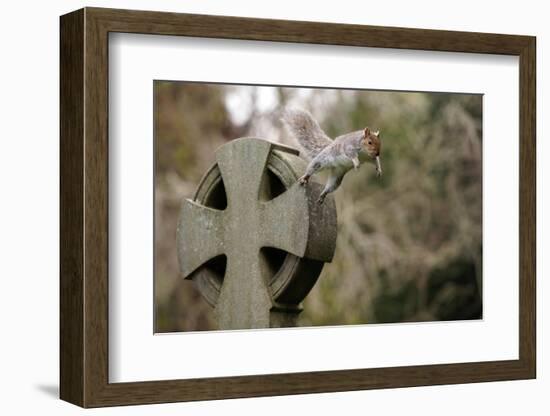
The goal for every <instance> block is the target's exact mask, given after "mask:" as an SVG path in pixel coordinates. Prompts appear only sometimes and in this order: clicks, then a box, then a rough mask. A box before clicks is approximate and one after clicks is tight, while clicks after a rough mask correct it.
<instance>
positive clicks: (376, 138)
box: [363, 127, 382, 159]
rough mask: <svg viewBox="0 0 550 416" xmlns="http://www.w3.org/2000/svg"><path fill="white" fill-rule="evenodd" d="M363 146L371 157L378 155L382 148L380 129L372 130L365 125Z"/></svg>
mask: <svg viewBox="0 0 550 416" xmlns="http://www.w3.org/2000/svg"><path fill="white" fill-rule="evenodd" d="M363 148H364V149H365V151H366V152H367V154H368V155H369V156H370V157H372V158H373V159H375V158H377V157H379V156H380V151H381V150H382V143H381V141H380V131H372V130H371V129H369V128H368V127H365V130H363Z"/></svg>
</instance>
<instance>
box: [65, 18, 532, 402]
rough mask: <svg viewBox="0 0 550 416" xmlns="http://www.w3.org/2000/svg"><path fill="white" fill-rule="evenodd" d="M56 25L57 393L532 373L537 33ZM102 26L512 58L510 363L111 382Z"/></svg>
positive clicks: (292, 24) (78, 398)
mask: <svg viewBox="0 0 550 416" xmlns="http://www.w3.org/2000/svg"><path fill="white" fill-rule="evenodd" d="M60 29H61V39H60V41H61V45H60V46H61V50H60V55H61V57H60V64H61V91H60V102H61V104H60V105H61V120H60V124H61V128H60V130H61V139H60V140H61V155H60V160H61V172H60V173H61V178H60V187H61V200H60V204H61V215H60V217H61V218H60V222H61V226H60V227H61V229H60V232H61V243H60V244H61V246H60V262H61V267H60V279H61V283H60V396H61V399H63V400H66V401H68V402H71V403H74V404H77V405H79V406H82V407H100V406H115V405H131V404H146V403H163V402H178V401H191V400H211V399H225V398H237V397H255V396H269V395H285V394H303V393H320V392H337V391H351V390H363V389H377V388H395V387H408V386H423V385H438V384H453V383H472V382H486V381H497V380H517V379H529V378H535V376H536V333H535V310H536V309H535V248H536V246H535V245H536V235H535V232H536V231H535V230H536V228H535V221H536V211H535V209H536V208H535V202H536V190H535V127H536V126H535V124H536V123H535V106H536V97H535V93H536V90H535V71H536V69H535V51H536V47H535V38H534V37H530V36H516V35H500V34H486V33H468V32H451V31H436V30H420V29H404V28H390V27H376V26H361V25H343V24H328V23H314V22H297V21H283V20H266V19H252V18H240V17H225V16H206V15H190V14H176V13H164V12H148V11H130V10H114V9H99V8H85V9H81V10H78V11H75V12H72V13H69V14H67V15H64V16H62V17H61V20H60ZM110 32H126V33H141V34H154V35H174V36H192V37H205V38H224V39H241V40H262V41H277V42H299V43H312V44H330V45H347V46H368V47H380V48H398V49H416V50H430V51H447V52H468V53H483V54H502V55H514V56H518V57H519V67H520V80H519V85H520V92H519V102H520V108H519V109H518V111H519V114H520V116H519V117H520V143H519V151H520V189H519V195H520V211H519V212H520V216H519V218H520V224H519V233H520V246H519V247H520V252H519V259H520V267H519V312H520V314H519V359H518V360H506V361H490V362H472V363H457V364H437V365H415V366H406V367H389V368H367V369H354V370H338V371H322V372H307V373H288V374H266V375H253V376H237V377H219V378H203V379H181V380H170V381H146V382H132V383H109V379H108V360H109V355H108V287H109V284H108V282H109V280H108V279H109V276H108V223H109V214H108V171H109V167H108V65H109V62H108V34H109V33H110Z"/></svg>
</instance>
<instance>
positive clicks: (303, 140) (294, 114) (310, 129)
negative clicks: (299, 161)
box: [281, 109, 332, 159]
mask: <svg viewBox="0 0 550 416" xmlns="http://www.w3.org/2000/svg"><path fill="white" fill-rule="evenodd" d="M281 120H282V121H283V124H285V125H286V127H287V129H288V130H289V132H290V133H291V134H292V135H293V136H294V137H295V138H296V141H297V142H298V144H299V145H300V146H301V147H302V148H303V149H304V151H305V153H306V156H307V157H308V158H309V159H313V158H314V157H315V156H317V155H318V154H319V152H320V151H321V150H323V149H324V148H325V147H326V146H328V145H329V144H331V143H332V140H331V139H330V138H329V137H328V136H327V135H326V134H325V132H324V131H323V130H322V129H321V127H320V126H319V124H318V123H317V121H315V119H314V118H313V116H312V115H311V114H310V113H309V112H307V111H305V110H301V109H287V110H284V111H283V114H282V118H281Z"/></svg>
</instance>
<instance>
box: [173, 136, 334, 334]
mask: <svg viewBox="0 0 550 416" xmlns="http://www.w3.org/2000/svg"><path fill="white" fill-rule="evenodd" d="M216 161H217V162H216V163H215V164H214V165H213V166H212V167H211V168H210V170H209V171H208V172H207V173H206V174H205V175H204V177H203V178H202V180H201V182H200V184H199V187H198V189H197V191H196V193H195V196H194V198H193V200H191V199H186V200H184V201H183V203H182V207H181V211H180V217H179V222H178V229H177V247H178V258H179V264H180V270H181V272H182V274H183V276H184V277H185V278H188V279H192V280H193V282H194V283H195V284H196V285H197V287H198V289H199V291H200V292H201V294H202V295H203V297H204V298H205V299H206V300H207V301H208V303H210V305H212V306H214V308H215V309H214V311H215V315H216V319H217V322H218V327H219V329H244V328H269V327H287V326H295V325H296V319H297V316H298V314H299V313H300V311H301V307H300V303H301V302H302V300H303V299H304V298H305V297H306V295H307V294H308V293H309V291H310V290H311V288H312V287H313V285H314V284H315V282H316V281H317V278H318V277H319V274H320V273H321V270H322V268H323V264H324V262H329V261H331V260H332V256H333V254H334V249H335V245H336V209H335V204H334V199H333V198H332V197H331V196H329V197H327V199H326V200H325V202H324V204H322V205H319V204H318V203H317V202H316V200H317V198H318V196H319V194H320V192H321V190H322V186H321V185H319V184H317V183H313V182H311V183H310V184H308V186H306V187H302V186H300V185H299V184H298V183H297V181H296V180H297V178H298V177H299V176H301V175H302V174H303V172H304V170H305V168H306V163H305V161H303V160H302V159H301V158H300V157H299V156H298V151H297V150H295V149H292V148H289V147H286V146H281V145H277V144H274V143H271V142H268V141H265V140H261V139H253V138H244V139H237V140H233V141H231V142H229V143H227V144H225V145H223V146H221V147H220V148H219V149H218V150H217V151H216Z"/></svg>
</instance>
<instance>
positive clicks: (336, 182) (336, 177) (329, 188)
mask: <svg viewBox="0 0 550 416" xmlns="http://www.w3.org/2000/svg"><path fill="white" fill-rule="evenodd" d="M343 178H344V175H343V174H341V173H338V172H336V171H335V170H331V171H330V176H329V177H328V180H327V183H326V184H325V189H323V192H321V195H319V199H317V202H318V203H319V204H322V203H323V202H325V198H326V196H327V195H328V194H330V193H331V192H334V191H335V190H336V189H338V187H339V186H340V184H341V183H342V179H343Z"/></svg>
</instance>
